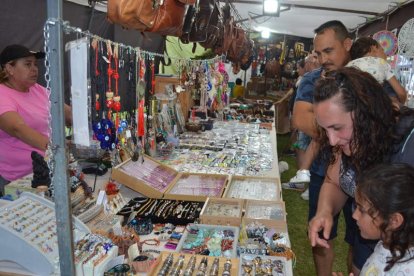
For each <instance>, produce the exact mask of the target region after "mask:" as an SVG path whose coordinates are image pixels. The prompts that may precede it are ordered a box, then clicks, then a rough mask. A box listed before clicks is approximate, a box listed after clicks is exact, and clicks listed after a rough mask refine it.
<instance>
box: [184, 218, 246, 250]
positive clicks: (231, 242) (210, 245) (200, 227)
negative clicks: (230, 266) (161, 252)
mask: <svg viewBox="0 0 414 276" xmlns="http://www.w3.org/2000/svg"><path fill="white" fill-rule="evenodd" d="M238 237H239V228H238V227H234V226H220V225H207V224H189V225H187V228H186V231H185V232H184V234H183V236H182V238H181V240H180V242H179V243H178V246H177V252H182V253H190V254H198V255H208V256H213V257H226V258H233V257H236V256H237V243H238Z"/></svg>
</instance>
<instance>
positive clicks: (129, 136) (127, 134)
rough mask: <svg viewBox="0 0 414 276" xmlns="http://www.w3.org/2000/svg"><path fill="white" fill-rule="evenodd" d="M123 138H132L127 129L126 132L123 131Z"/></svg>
mask: <svg viewBox="0 0 414 276" xmlns="http://www.w3.org/2000/svg"><path fill="white" fill-rule="evenodd" d="M125 136H126V138H131V137H132V136H131V130H129V129H127V130H126V131H125Z"/></svg>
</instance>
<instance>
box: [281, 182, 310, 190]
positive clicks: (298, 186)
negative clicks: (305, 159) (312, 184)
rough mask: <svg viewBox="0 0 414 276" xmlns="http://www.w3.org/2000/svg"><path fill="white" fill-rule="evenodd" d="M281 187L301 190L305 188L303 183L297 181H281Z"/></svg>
mask: <svg viewBox="0 0 414 276" xmlns="http://www.w3.org/2000/svg"><path fill="white" fill-rule="evenodd" d="M282 188H283V189H286V190H301V191H303V189H305V183H304V182H302V183H298V182H287V183H282Z"/></svg>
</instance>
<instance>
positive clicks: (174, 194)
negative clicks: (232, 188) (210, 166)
mask: <svg viewBox="0 0 414 276" xmlns="http://www.w3.org/2000/svg"><path fill="white" fill-rule="evenodd" d="M227 181H228V176H227V175H214V174H188V173H183V174H181V176H180V177H179V178H178V180H177V182H175V183H174V184H173V185H172V186H171V188H170V189H169V190H168V191H167V193H166V194H165V196H164V197H165V198H169V199H172V198H175V199H183V200H196V201H205V200H206V198H207V197H221V195H222V193H223V190H224V187H225V186H226V184H227Z"/></svg>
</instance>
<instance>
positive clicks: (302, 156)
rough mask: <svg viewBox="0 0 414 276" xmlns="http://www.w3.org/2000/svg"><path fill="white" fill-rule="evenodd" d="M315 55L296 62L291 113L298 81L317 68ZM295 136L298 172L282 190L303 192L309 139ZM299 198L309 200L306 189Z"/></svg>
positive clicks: (299, 132) (306, 179)
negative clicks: (295, 78)
mask: <svg viewBox="0 0 414 276" xmlns="http://www.w3.org/2000/svg"><path fill="white" fill-rule="evenodd" d="M315 55H316V54H315V53H314V52H312V53H311V54H309V55H308V56H307V57H306V58H305V59H304V60H300V61H299V62H298V70H297V71H298V74H299V77H298V80H297V81H296V85H295V90H294V95H293V96H292V98H291V103H290V106H291V110H292V111H293V106H294V103H295V98H296V91H297V89H298V87H299V84H300V81H301V79H302V77H303V75H305V74H306V73H308V72H311V71H313V70H315V69H317V68H318V67H319V62H318V60H317V58H316V56H315ZM295 134H296V135H297V139H296V143H294V145H293V147H294V148H295V152H296V164H297V167H298V168H299V170H298V171H297V172H296V175H295V176H294V177H292V178H291V179H290V180H289V182H288V183H283V184H282V187H283V188H284V189H295V190H303V189H304V188H305V183H309V181H310V172H309V167H310V165H311V163H312V161H313V160H311V161H310V163H309V166H307V165H306V164H304V162H307V158H306V151H307V148H308V146H309V144H310V143H311V138H310V137H309V136H307V135H306V134H305V133H304V132H302V131H295ZM311 144H313V143H311ZM306 166H307V167H306ZM301 197H302V199H304V200H309V189H308V188H307V189H306V190H305V191H304V192H303V193H302V194H301Z"/></svg>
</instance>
